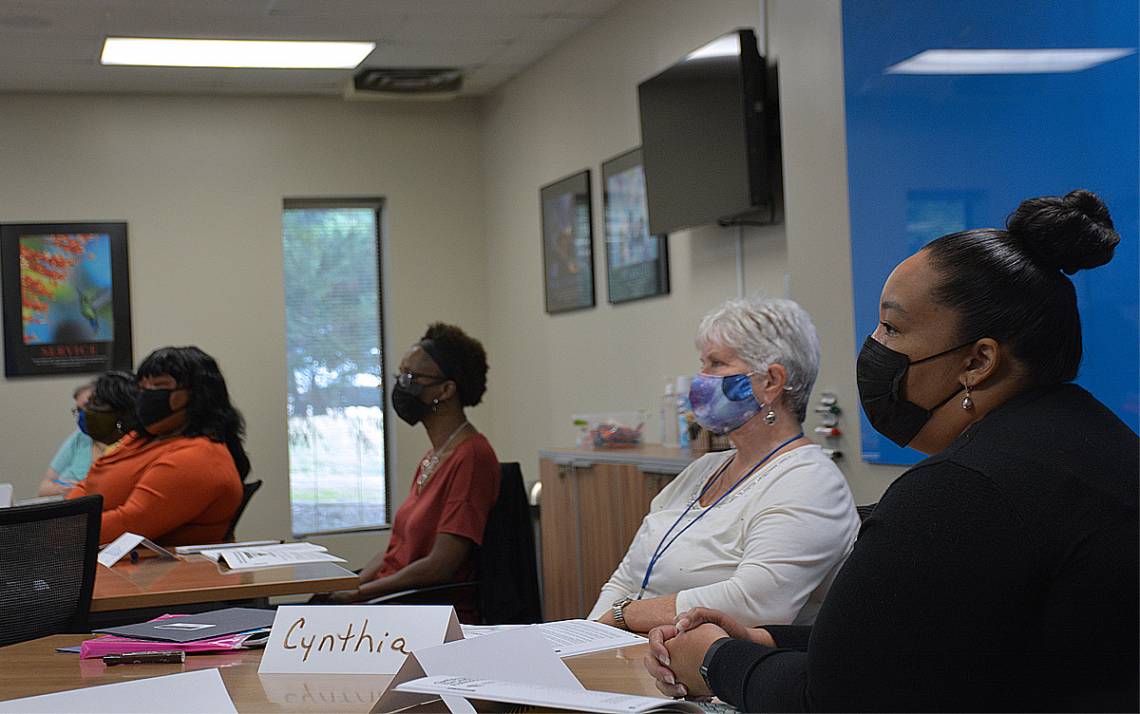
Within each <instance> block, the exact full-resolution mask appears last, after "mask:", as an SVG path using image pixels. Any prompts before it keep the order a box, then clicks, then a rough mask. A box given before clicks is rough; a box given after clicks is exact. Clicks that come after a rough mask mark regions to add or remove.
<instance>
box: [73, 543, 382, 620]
mask: <svg viewBox="0 0 1140 714" xmlns="http://www.w3.org/2000/svg"><path fill="white" fill-rule="evenodd" d="M97 567H98V572H97V573H96V575H95V591H94V594H93V595H92V596H91V611H92V612H108V611H111V610H131V609H136V608H147V607H166V606H173V605H190V604H195V603H203V602H218V601H222V600H252V599H256V598H267V597H271V596H274V595H304V594H312V593H327V592H332V591H334V590H347V589H349V588H354V587H356V586H357V584H358V582H359V581H358V579H357V576H356V575H355V574H354V573H352V572H351V571H349V570H346V569H344V568H342V567H340V566H339V565H337V564H336V563H301V564H298V565H283V566H280V567H277V568H266V569H264V570H247V571H244V572H235V571H232V570H229V569H228V568H224V567H222V566H220V565H218V564H217V563H215V562H213V561H211V560H209V559H207V558H203V557H202V556H200V555H188V556H184V557H180V558H179V559H178V560H162V559H159V558H141V559H139V562H137V563H130V562H126V561H123V562H120V563H116V564H115V566H114V567H113V568H105V567H103V566H102V565H100V566H97Z"/></svg>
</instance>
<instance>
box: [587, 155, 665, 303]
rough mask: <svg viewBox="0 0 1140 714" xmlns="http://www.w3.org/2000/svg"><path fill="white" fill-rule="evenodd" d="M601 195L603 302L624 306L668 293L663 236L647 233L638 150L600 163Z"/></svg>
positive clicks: (647, 216) (643, 177) (646, 214)
mask: <svg viewBox="0 0 1140 714" xmlns="http://www.w3.org/2000/svg"><path fill="white" fill-rule="evenodd" d="M602 192H603V196H604V205H605V237H606V285H607V290H608V296H609V301H610V302H611V303H619V302H628V301H630V300H640V299H641V298H647V297H653V296H654V295H665V294H668V292H669V244H668V236H666V235H649V213H648V207H647V205H648V204H647V203H646V199H645V171H644V170H643V169H642V164H641V149H640V148H636V149H633V150H631V151H627V152H625V153H624V154H622V155H620V156H615V157H614V158H612V159H610V160H609V161H606V162H605V163H603V164H602Z"/></svg>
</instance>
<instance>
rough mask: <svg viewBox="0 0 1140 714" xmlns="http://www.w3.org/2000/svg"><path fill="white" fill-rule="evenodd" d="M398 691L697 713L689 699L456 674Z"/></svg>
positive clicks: (634, 712)
mask: <svg viewBox="0 0 1140 714" xmlns="http://www.w3.org/2000/svg"><path fill="white" fill-rule="evenodd" d="M396 689H397V691H400V692H417V693H420V694H434V695H436V696H439V697H444V698H445V700H446V699H447V698H450V697H463V698H465V699H481V700H485V701H492V702H509V703H513V704H528V705H530V706H536V707H553V708H556V709H568V710H570V711H576V712H600V713H601V714H638V713H640V712H700V711H701V708H700V707H699V706H697V705H696V704H694V703H692V702H685V701H676V700H673V699H659V698H656V697H641V696H637V695H635V694H619V693H617V692H599V691H594V690H589V689H580V688H579V689H568V688H561V687H548V686H541V685H536V684H522V683H518V682H504V681H501V680H494V679H483V678H475V677H457V676H446V675H444V676H435V677H424V678H422V679H416V680H412V681H410V682H404V683H403V684H400V685H399V686H397V687H396Z"/></svg>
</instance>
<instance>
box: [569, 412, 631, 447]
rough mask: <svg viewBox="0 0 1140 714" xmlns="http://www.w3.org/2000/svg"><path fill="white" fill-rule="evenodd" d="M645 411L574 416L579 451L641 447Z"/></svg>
mask: <svg viewBox="0 0 1140 714" xmlns="http://www.w3.org/2000/svg"><path fill="white" fill-rule="evenodd" d="M645 417H646V414H645V411H643V410H638V411H631V412H597V413H594V414H575V415H574V425H575V426H577V427H578V448H580V449H628V448H631V447H635V446H641V441H642V433H643V432H644V430H645Z"/></svg>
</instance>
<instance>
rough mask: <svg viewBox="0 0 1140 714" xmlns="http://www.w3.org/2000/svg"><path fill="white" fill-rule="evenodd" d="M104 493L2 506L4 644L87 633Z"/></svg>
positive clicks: (0, 618)
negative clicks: (63, 634) (71, 633)
mask: <svg viewBox="0 0 1140 714" xmlns="http://www.w3.org/2000/svg"><path fill="white" fill-rule="evenodd" d="M102 520H103V497H102V496H84V497H83V498H77V499H75V500H73V501H58V502H55V503H43V504H37V505H33V506H17V507H15V508H3V509H0V553H2V554H3V555H0V646H3V645H10V644H14V643H16V642H24V641H26V640H34V639H36V638H37V637H46V636H48V635H56V634H60V633H65V632H86V631H88V628H87V615H88V612H89V611H90V610H91V593H92V591H93V590H94V589H95V566H96V563H97V560H96V558H97V557H98V555H99V529H100V526H101V525H102Z"/></svg>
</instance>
